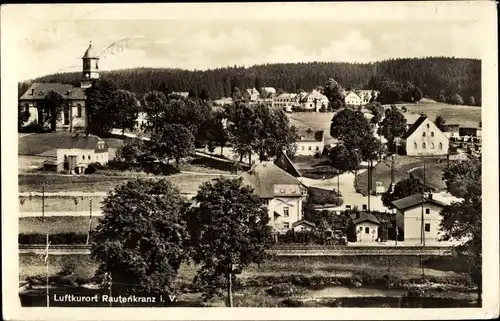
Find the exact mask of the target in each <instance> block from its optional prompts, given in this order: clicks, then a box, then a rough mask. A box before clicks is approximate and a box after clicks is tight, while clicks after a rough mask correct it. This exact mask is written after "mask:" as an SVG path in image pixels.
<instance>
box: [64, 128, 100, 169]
mask: <svg viewBox="0 0 500 321" xmlns="http://www.w3.org/2000/svg"><path fill="white" fill-rule="evenodd" d="M56 157H57V162H58V163H64V164H65V166H64V167H65V168H67V169H68V170H69V171H70V172H73V171H75V172H76V173H77V174H81V173H83V171H84V170H85V168H87V166H88V164H90V163H100V164H106V163H107V162H108V161H109V153H108V145H107V143H106V142H105V141H104V140H103V139H101V138H100V137H98V136H95V135H86V134H71V133H61V136H60V141H59V145H58V148H57V156H56Z"/></svg>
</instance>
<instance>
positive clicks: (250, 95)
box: [243, 88, 260, 101]
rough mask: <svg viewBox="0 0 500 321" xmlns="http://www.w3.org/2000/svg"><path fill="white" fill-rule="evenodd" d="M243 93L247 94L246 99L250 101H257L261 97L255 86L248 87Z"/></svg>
mask: <svg viewBox="0 0 500 321" xmlns="http://www.w3.org/2000/svg"><path fill="white" fill-rule="evenodd" d="M243 94H244V96H245V99H247V100H249V101H257V99H259V98H260V93H259V91H258V90H257V89H255V88H248V89H247V90H245V92H244V93H243Z"/></svg>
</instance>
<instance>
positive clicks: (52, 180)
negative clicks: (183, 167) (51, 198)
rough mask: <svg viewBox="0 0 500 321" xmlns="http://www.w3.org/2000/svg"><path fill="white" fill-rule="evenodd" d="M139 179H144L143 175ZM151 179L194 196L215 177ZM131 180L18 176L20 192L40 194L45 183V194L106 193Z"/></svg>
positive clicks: (93, 177)
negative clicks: (200, 187) (169, 183)
mask: <svg viewBox="0 0 500 321" xmlns="http://www.w3.org/2000/svg"><path fill="white" fill-rule="evenodd" d="M139 177H146V176H144V175H142V176H139ZM147 177H150V178H151V179H160V178H165V179H166V180H169V181H171V182H172V183H173V184H175V185H176V186H177V187H178V188H179V189H180V190H181V192H183V193H187V194H195V193H196V192H197V190H198V187H199V186H200V185H201V184H202V183H204V182H208V181H210V180H212V179H214V178H216V177H217V176H215V175H213V176H208V175H197V174H182V173H180V174H175V175H171V176H166V177H155V176H147ZM131 179H134V178H130V177H123V176H104V175H97V174H95V175H94V174H93V175H85V176H69V175H68V176H61V175H44V174H40V175H23V174H20V175H19V191H20V192H34V191H37V192H41V191H42V188H41V186H42V184H43V183H45V184H46V186H45V191H46V192H61V191H65V192H70V191H79V192H107V191H109V190H111V189H113V188H114V187H115V186H117V185H120V184H123V183H125V182H127V181H129V180H131Z"/></svg>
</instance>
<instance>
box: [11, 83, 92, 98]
mask: <svg viewBox="0 0 500 321" xmlns="http://www.w3.org/2000/svg"><path fill="white" fill-rule="evenodd" d="M51 90H52V91H55V92H57V93H59V94H60V95H61V96H62V97H63V98H64V99H67V100H85V98H86V96H85V91H84V90H83V89H82V88H80V87H73V86H71V85H66V84H60V83H33V84H31V86H30V87H29V88H28V90H26V91H25V92H24V94H22V96H21V97H20V98H19V100H30V101H33V100H43V99H45V96H46V95H47V94H48V93H49V91H51Z"/></svg>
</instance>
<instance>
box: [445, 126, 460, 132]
mask: <svg viewBox="0 0 500 321" xmlns="http://www.w3.org/2000/svg"><path fill="white" fill-rule="evenodd" d="M459 127H460V125H459V124H448V125H444V126H443V132H450V131H455V130H458V128H459Z"/></svg>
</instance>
